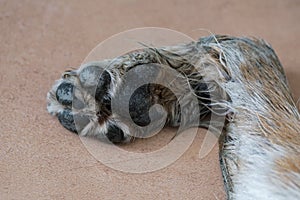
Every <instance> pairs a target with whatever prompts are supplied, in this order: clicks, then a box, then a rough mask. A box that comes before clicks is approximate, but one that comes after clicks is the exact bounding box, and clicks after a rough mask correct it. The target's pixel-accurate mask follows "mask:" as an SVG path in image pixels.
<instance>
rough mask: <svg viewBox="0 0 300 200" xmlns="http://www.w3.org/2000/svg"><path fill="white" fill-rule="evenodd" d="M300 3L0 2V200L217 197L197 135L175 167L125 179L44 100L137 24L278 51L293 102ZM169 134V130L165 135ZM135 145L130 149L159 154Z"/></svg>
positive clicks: (213, 166)
mask: <svg viewBox="0 0 300 200" xmlns="http://www.w3.org/2000/svg"><path fill="white" fill-rule="evenodd" d="M299 19H300V1H297V0H295V1H291V0H286V1H280V0H278V1H276V0H270V1H266V0H265V1H261V0H254V1H239V0H235V1H226V0H221V1H198V0H187V1H169V0H167V1H159V0H154V1H135V0H118V1H87V2H85V1H79V0H74V1H54V0H53V1H52V0H39V1H34V0H32V1H28V0H23V1H22V0H19V1H17V0H7V1H5V0H1V1H0V41H1V43H0V44H1V45H0V70H1V71H0V94H1V96H0V111H1V115H0V125H1V126H0V199H224V197H225V196H224V192H223V182H222V178H221V173H220V169H219V163H218V154H217V153H218V147H217V146H216V147H215V148H214V149H213V151H212V152H211V153H210V154H209V155H208V156H207V157H205V158H204V159H199V158H198V151H199V148H200V144H201V141H202V140H203V136H204V133H205V132H204V131H200V132H199V133H198V135H197V137H196V140H195V141H194V143H193V145H192V146H191V148H190V149H189V150H188V151H187V152H186V153H185V154H184V155H183V156H182V157H181V158H180V159H179V160H177V161H176V162H175V163H174V164H172V165H170V166H168V167H166V168H164V169H162V170H159V171H156V172H151V173H145V174H128V173H123V172H119V171H115V170H112V169H110V168H108V167H106V166H105V165H103V164H101V162H98V161H97V160H96V159H95V158H94V157H93V156H92V155H91V154H89V153H88V151H87V150H86V148H85V147H84V146H83V144H82V142H81V141H80V139H79V138H78V136H76V135H73V134H71V133H70V132H68V131H66V130H65V129H64V128H62V127H61V126H60V124H59V122H58V121H57V120H56V119H54V118H52V117H51V116H50V115H48V114H47V112H46V93H47V91H48V90H49V89H50V87H51V85H52V84H53V82H54V80H56V79H58V78H59V77H60V75H61V73H62V72H63V71H64V70H65V69H67V68H68V67H67V66H74V67H76V66H78V65H80V63H81V62H82V61H83V59H84V57H85V56H86V55H87V53H88V52H90V50H91V49H92V48H93V47H95V46H96V45H97V44H98V43H99V42H101V41H103V40H104V39H106V38H107V37H109V36H111V35H113V34H116V33H119V32H121V31H124V30H127V29H131V28H136V27H144V26H158V27H166V28H171V29H174V30H178V31H181V32H183V33H186V34H188V35H190V36H192V37H193V38H198V37H200V36H204V35H208V33H207V32H204V31H199V30H198V29H200V28H203V29H208V30H210V31H212V32H214V33H220V34H231V35H236V36H256V37H261V38H264V39H265V40H267V41H268V42H269V43H271V44H272V46H273V48H274V49H275V50H276V52H277V54H278V56H279V58H280V59H281V62H282V64H283V66H284V68H285V70H286V73H287V76H288V79H289V82H290V86H291V88H292V91H293V92H294V96H295V98H296V99H298V98H299V97H300V91H299V89H298V88H300V83H299V77H300V59H299V55H300V42H299V35H300V26H299ZM168 131H170V130H168ZM159 141H162V140H161V139H157V138H154V139H153V140H149V141H147V140H146V141H138V142H136V143H134V144H132V145H133V146H131V147H130V148H131V149H133V150H134V149H135V148H136V149H139V148H141V147H146V148H148V147H151V145H153V146H154V147H158V146H160V143H159Z"/></svg>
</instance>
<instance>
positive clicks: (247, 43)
mask: <svg viewBox="0 0 300 200" xmlns="http://www.w3.org/2000/svg"><path fill="white" fill-rule="evenodd" d="M145 64H150V67H149V68H148V69H149V70H148V71H145V70H142V74H141V71H139V70H140V69H141V67H142V66H145ZM156 64H159V65H164V66H167V67H168V68H169V69H170V70H171V69H172V70H176V71H177V72H178V73H179V74H180V76H181V79H180V81H178V83H176V84H177V85H176V84H175V85H172V86H170V87H169V88H168V87H164V86H163V85H160V84H146V85H143V86H142V87H139V88H138V89H137V90H136V91H135V92H134V93H133V94H132V96H131V97H130V99H129V100H130V101H129V115H130V117H129V118H130V119H129V118H128V116H123V115H122V114H119V113H118V109H117V110H116V111H112V100H114V99H119V100H122V98H120V96H122V95H126V91H129V90H128V88H126V86H124V85H126V84H125V83H126V80H127V79H126V73H128V72H129V71H130V70H134V71H133V73H134V74H135V75H136V76H137V77H140V78H141V79H143V76H150V77H154V79H157V80H158V79H160V80H163V79H166V76H167V75H165V74H164V73H165V72H164V71H163V70H161V69H160V68H158V67H156ZM179 85H183V86H184V88H185V89H186V88H189V90H185V91H186V92H185V93H184V96H188V97H189V98H187V99H185V100H184V101H180V98H181V97H179V98H178V95H177V92H178V93H180V91H181V90H180V89H178V90H177V89H176V88H178V87H179ZM170 88H172V90H170ZM174 88H175V89H174ZM120 94H121V95H120ZM192 97H196V99H197V103H195V102H193V101H190V99H191V98H192ZM47 99H48V105H47V108H48V111H49V113H51V114H52V115H56V116H57V117H58V119H59V121H60V123H61V124H62V125H63V126H64V127H65V128H67V129H68V130H70V131H73V132H76V133H78V134H80V135H82V136H96V137H98V138H101V139H104V140H107V139H108V140H109V141H111V142H113V143H119V142H128V141H130V140H132V138H134V137H135V136H140V133H139V132H138V131H137V132H135V133H132V132H131V131H132V130H135V129H132V128H131V127H130V125H128V124H130V123H129V122H130V120H132V121H133V122H134V123H135V124H137V125H138V126H142V127H143V126H147V125H149V124H150V122H152V121H155V120H157V121H159V120H160V118H161V115H160V110H159V109H158V110H157V111H156V112H155V113H158V115H157V116H152V117H151V116H150V117H149V109H150V108H151V107H152V106H153V105H155V104H160V105H162V107H163V108H164V111H165V112H166V116H167V117H166V120H165V121H164V124H163V125H167V126H174V127H177V126H180V125H181V124H182V123H184V124H188V125H187V126H186V127H187V128H188V127H191V126H194V125H197V126H201V127H208V126H209V125H210V126H216V128H218V127H219V125H217V124H218V123H217V121H216V122H215V123H212V121H211V120H212V119H210V117H209V116H210V115H211V114H212V112H213V113H217V114H218V115H220V116H224V117H226V123H225V124H224V127H223V132H222V134H221V136H220V138H219V146H220V165H221V169H222V174H223V178H224V183H225V189H226V192H227V196H228V199H243V200H244V199H287V198H288V199H300V157H299V155H300V124H299V111H298V109H297V108H296V105H295V103H294V101H293V98H292V95H291V93H290V89H289V86H288V83H287V79H286V77H285V75H284V71H283V68H282V66H281V64H280V62H279V60H278V58H277V56H276V54H275V52H274V50H273V49H272V48H271V46H270V45H269V44H267V43H266V42H264V41H262V40H258V39H254V38H236V37H229V36H222V35H217V36H209V37H204V38H201V39H200V40H199V41H197V42H191V43H189V44H182V45H178V46H171V47H161V48H152V47H146V48H144V49H141V50H137V51H134V52H131V53H128V54H126V55H123V56H120V57H117V58H115V59H112V60H104V61H101V62H92V63H88V64H85V65H83V66H81V67H80V68H79V69H78V70H73V71H67V72H65V73H64V74H63V77H62V78H61V79H60V80H58V81H57V82H56V83H55V84H54V86H53V87H52V89H51V90H50V92H49V93H48V96H47ZM117 102H118V101H117ZM180 103H181V104H180ZM115 106H116V107H117V108H120V110H122V105H119V107H118V105H115ZM193 107H198V108H199V109H197V112H199V115H195V113H191V112H192V111H191V110H193ZM213 108H217V109H213ZM124 112H125V113H126V111H124ZM195 116H198V117H199V118H198V120H200V121H197V120H196V123H195V119H194V118H195ZM75 121H76V123H75ZM131 124H132V123H131ZM151 131H153V129H150V130H149V132H151ZM147 134H148V133H147Z"/></svg>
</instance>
